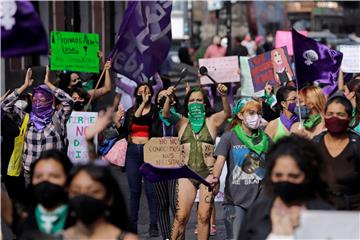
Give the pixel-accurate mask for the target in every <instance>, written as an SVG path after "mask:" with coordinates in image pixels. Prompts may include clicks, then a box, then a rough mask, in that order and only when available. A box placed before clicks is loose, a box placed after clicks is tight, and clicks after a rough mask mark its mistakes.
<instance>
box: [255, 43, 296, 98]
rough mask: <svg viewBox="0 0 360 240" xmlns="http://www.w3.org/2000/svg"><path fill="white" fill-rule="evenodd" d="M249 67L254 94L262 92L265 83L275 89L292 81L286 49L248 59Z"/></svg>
mask: <svg viewBox="0 0 360 240" xmlns="http://www.w3.org/2000/svg"><path fill="white" fill-rule="evenodd" d="M249 66H250V72H251V77H252V82H253V86H254V91H255V92H258V91H261V90H263V89H264V87H265V85H266V83H267V82H269V84H271V85H272V86H274V87H276V86H279V85H284V84H285V83H286V82H288V81H290V80H293V79H294V73H293V71H292V69H291V67H290V64H289V57H288V54H287V49H286V47H282V48H276V49H274V50H271V51H269V52H266V53H263V54H260V55H258V56H255V57H253V58H250V59H249Z"/></svg>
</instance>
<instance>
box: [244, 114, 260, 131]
mask: <svg viewBox="0 0 360 240" xmlns="http://www.w3.org/2000/svg"><path fill="white" fill-rule="evenodd" d="M244 122H245V125H246V126H247V127H248V128H250V129H258V128H259V127H260V123H261V117H260V115H258V114H255V115H249V116H247V117H246V118H245V121H244Z"/></svg>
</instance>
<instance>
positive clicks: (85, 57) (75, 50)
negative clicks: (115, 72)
mask: <svg viewBox="0 0 360 240" xmlns="http://www.w3.org/2000/svg"><path fill="white" fill-rule="evenodd" d="M50 48H51V57H50V69H51V70H67V71H76V72H93V73H99V56H98V52H99V34H96V33H77V32H51V36H50Z"/></svg>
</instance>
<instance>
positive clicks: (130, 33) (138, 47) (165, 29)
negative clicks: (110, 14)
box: [109, 1, 172, 83]
mask: <svg viewBox="0 0 360 240" xmlns="http://www.w3.org/2000/svg"><path fill="white" fill-rule="evenodd" d="M171 8H172V4H171V1H129V2H128V7H127V9H126V12H125V15H124V18H123V21H122V23H121V26H120V29H119V32H118V35H117V41H116V43H115V47H114V49H113V50H112V52H111V53H110V55H109V58H112V62H113V65H112V69H113V70H114V71H116V72H118V73H120V74H122V75H125V76H126V77H128V78H129V79H132V80H134V81H136V82H138V83H139V82H143V81H146V80H147V79H149V78H150V77H151V76H152V75H154V73H155V72H157V71H158V70H159V69H160V66H161V64H162V63H163V62H164V60H165V59H166V57H167V55H168V52H169V50H170V46H171V22H170V15H171Z"/></svg>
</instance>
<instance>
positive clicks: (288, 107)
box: [265, 86, 299, 142]
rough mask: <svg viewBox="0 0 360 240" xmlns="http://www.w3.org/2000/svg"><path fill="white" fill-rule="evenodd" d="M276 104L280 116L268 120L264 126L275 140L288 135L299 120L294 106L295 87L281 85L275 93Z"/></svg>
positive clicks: (295, 101)
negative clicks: (278, 107) (279, 110)
mask: <svg viewBox="0 0 360 240" xmlns="http://www.w3.org/2000/svg"><path fill="white" fill-rule="evenodd" d="M276 100H277V104H278V105H279V106H280V108H281V112H280V117H279V118H277V119H275V120H273V121H271V122H269V124H268V125H267V127H266V128H265V133H266V134H267V135H268V136H270V138H271V139H272V140H273V141H274V142H277V141H278V140H279V139H280V138H282V137H285V136H287V135H290V130H291V127H292V125H293V124H294V123H296V122H298V121H299V118H298V116H297V115H296V114H295V106H296V103H297V94H296V88H294V87H288V86H285V87H281V88H279V89H278V91H277V93H276Z"/></svg>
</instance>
